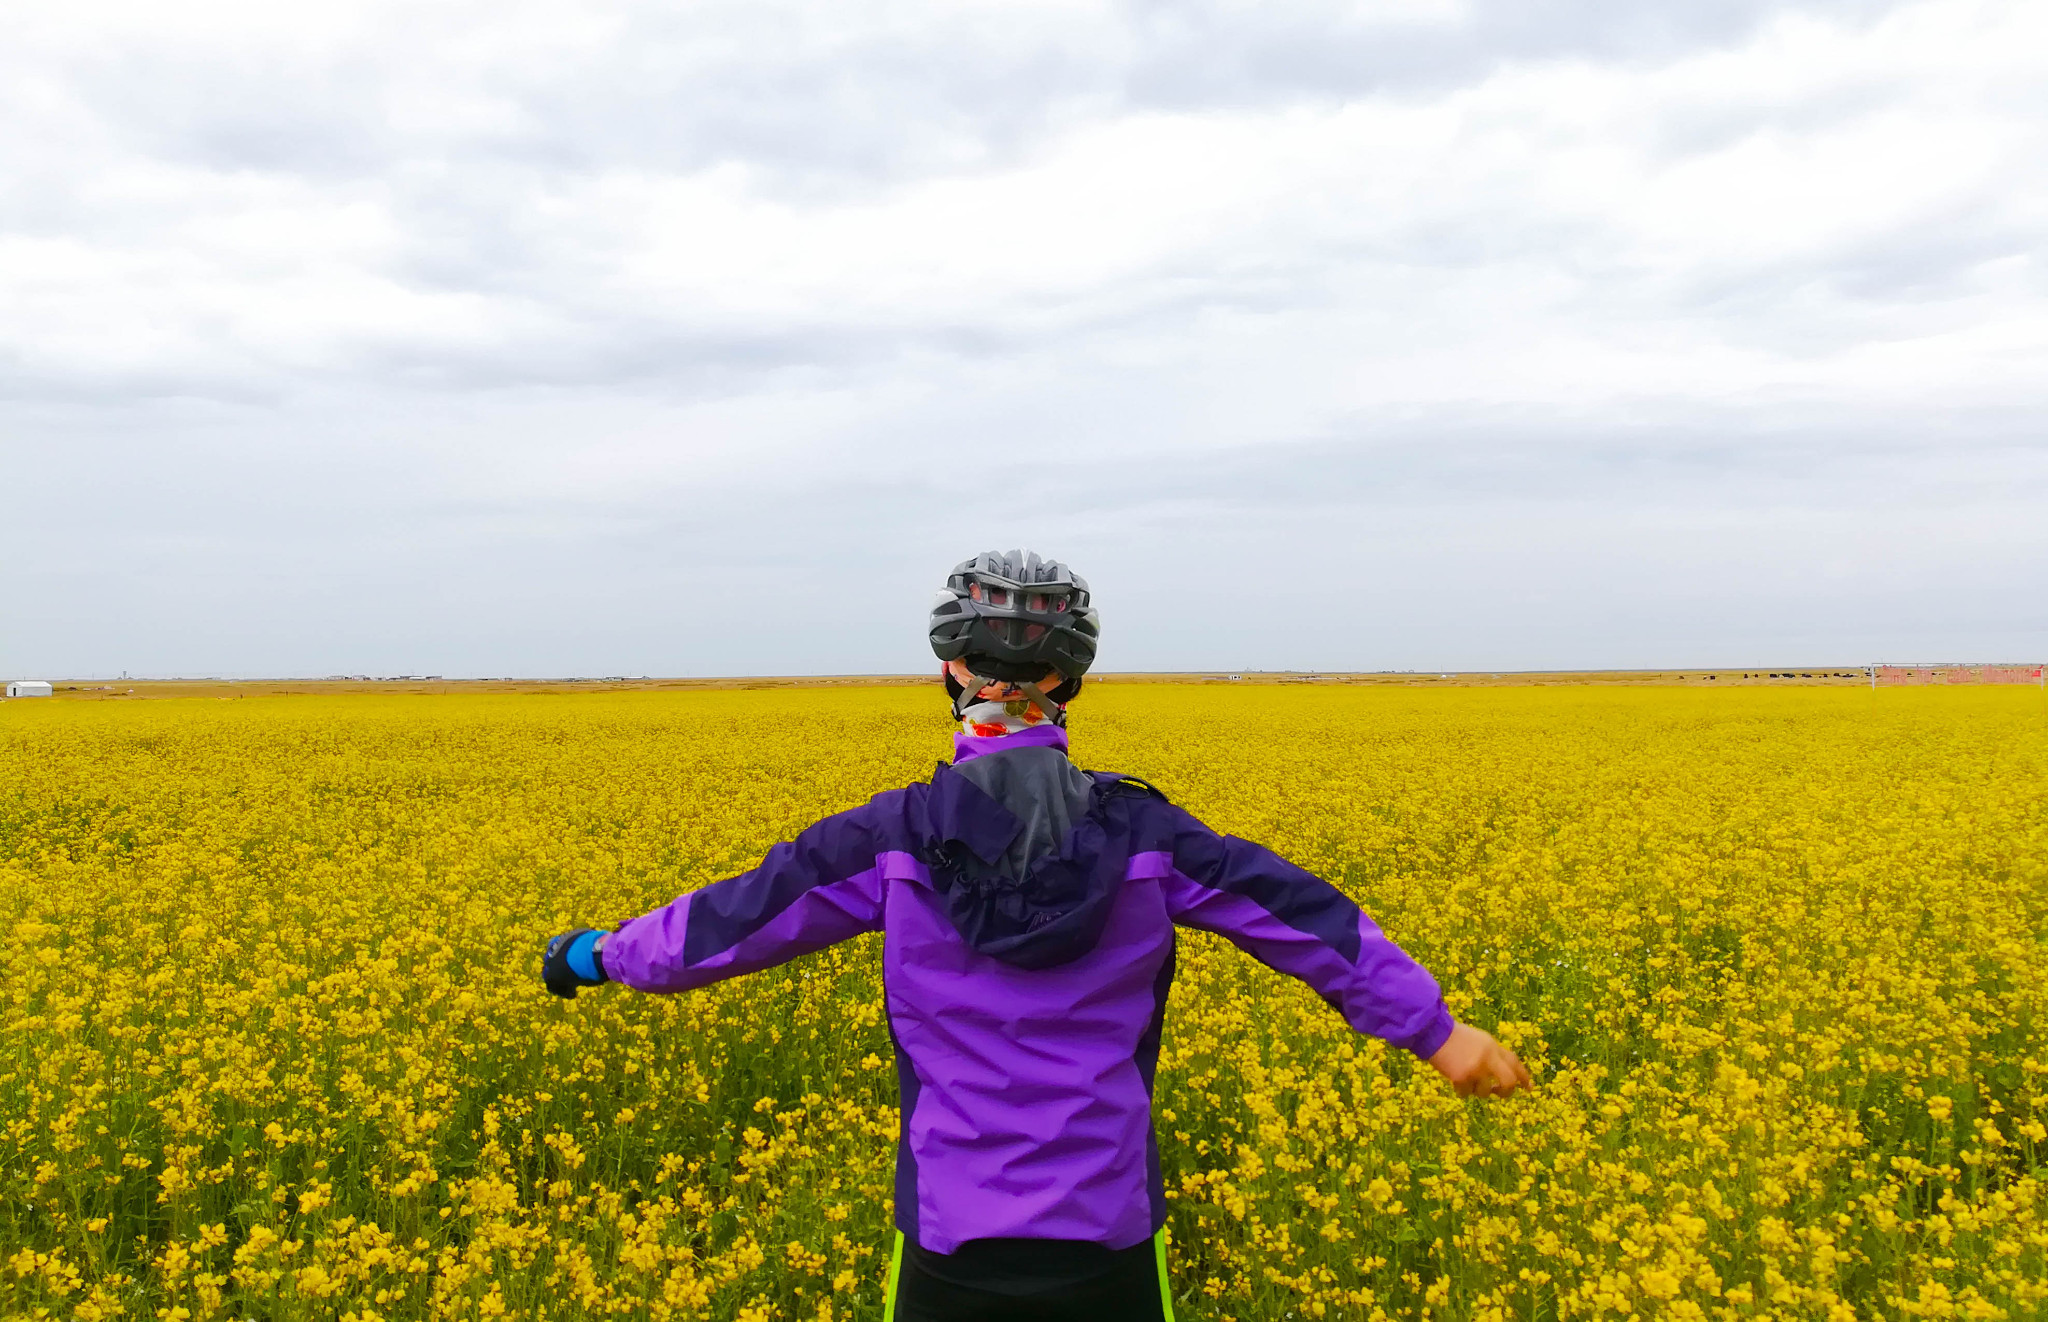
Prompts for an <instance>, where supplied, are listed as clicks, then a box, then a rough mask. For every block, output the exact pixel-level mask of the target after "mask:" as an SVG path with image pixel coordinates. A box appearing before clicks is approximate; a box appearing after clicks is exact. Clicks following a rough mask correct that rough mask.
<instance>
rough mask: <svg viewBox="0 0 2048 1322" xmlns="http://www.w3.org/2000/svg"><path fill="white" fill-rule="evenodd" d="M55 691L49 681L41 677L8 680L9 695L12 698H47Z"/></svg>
mask: <svg viewBox="0 0 2048 1322" xmlns="http://www.w3.org/2000/svg"><path fill="white" fill-rule="evenodd" d="M54 691H55V690H53V689H51V687H50V686H49V684H48V682H46V681H44V680H40V679H14V680H9V681H8V682H7V696H8V697H10V698H47V697H49V696H50V694H51V693H52V692H54Z"/></svg>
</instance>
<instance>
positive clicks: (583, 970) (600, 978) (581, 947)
mask: <svg viewBox="0 0 2048 1322" xmlns="http://www.w3.org/2000/svg"><path fill="white" fill-rule="evenodd" d="M606 935H608V933H605V932H585V933H584V934H583V935H581V936H579V937H577V938H576V939H575V940H574V941H571V942H570V943H569V948H568V950H566V951H564V952H563V956H562V957H563V958H564V959H566V960H568V961H569V968H570V971H572V972H573V973H575V975H576V976H577V977H579V978H581V979H583V980H584V981H585V982H593V983H595V982H604V981H607V979H606V978H605V976H604V970H603V969H601V968H599V967H598V963H597V939H598V938H599V937H601V936H606Z"/></svg>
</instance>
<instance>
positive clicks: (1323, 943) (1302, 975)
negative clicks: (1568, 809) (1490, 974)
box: [1162, 809, 1529, 1096]
mask: <svg viewBox="0 0 2048 1322" xmlns="http://www.w3.org/2000/svg"><path fill="white" fill-rule="evenodd" d="M1174 811H1176V812H1179V810H1178V809H1175V810H1174ZM1180 818H1181V820H1180V823H1179V829H1178V830H1177V831H1176V832H1175V835H1174V842H1173V852H1172V863H1171V868H1170V870H1169V872H1168V875H1167V876H1166V877H1165V878H1164V879H1163V882H1162V884H1163V885H1164V887H1165V893H1166V902H1167V909H1168V911H1169V912H1170V913H1171V914H1172V916H1173V920H1174V921H1175V922H1176V923H1179V924H1181V925H1182V926H1184V927H1193V928H1198V929H1200V930H1202V931H1207V932H1215V933H1217V934H1218V935H1220V936H1223V937H1225V938H1227V939H1228V940H1230V941H1231V942H1232V943H1233V944H1235V945H1236V946H1237V947H1238V948H1239V949H1241V950H1243V951H1245V952H1246V953H1247V954H1249V955H1251V956H1252V957H1253V958H1255V959H1257V960H1259V961H1260V962H1261V963H1263V964H1265V965H1267V966H1268V967H1269V968H1272V969H1274V970H1276V971H1278V972H1281V973H1285V974H1288V975H1289V976H1291V977H1295V978H1299V979H1300V980H1301V981H1303V982H1305V983H1307V984H1308V985H1309V986H1310V987H1311V988H1313V989H1314V990H1315V992H1316V993H1317V994H1318V995H1320V996H1321V997H1322V998H1323V999H1324V1000H1325V1001H1327V1002H1329V1004H1330V1006H1331V1008H1333V1009H1335V1010H1336V1011H1337V1013H1339V1014H1341V1015H1343V1016H1344V1019H1345V1021H1346V1022H1347V1023H1349V1024H1350V1025H1351V1026H1352V1027H1353V1028H1355V1029H1357V1030H1358V1031H1359V1032H1361V1033H1366V1034H1369V1035H1371V1036H1373V1037H1377V1038H1382V1039H1384V1040H1386V1041H1387V1042H1389V1043H1391V1044H1392V1045H1394V1046H1397V1047H1401V1048H1403V1049H1404V1050H1407V1051H1410V1052H1412V1053H1414V1054H1415V1055H1416V1056H1417V1057H1419V1058H1420V1059H1423V1060H1427V1061H1428V1062H1429V1063H1430V1064H1431V1065H1433V1066H1435V1067H1436V1069H1437V1071H1438V1072H1439V1073H1440V1074H1442V1075H1443V1076H1444V1077H1445V1078H1446V1079H1448V1080H1449V1081H1450V1082H1451V1083H1452V1084H1453V1085H1454V1086H1455V1087H1457V1089H1458V1091H1459V1092H1460V1093H1461V1094H1464V1095H1467V1096H1470V1095H1473V1094H1474V1093H1479V1094H1481V1095H1500V1096H1506V1095H1507V1094H1508V1093H1510V1092H1512V1091H1514V1088H1515V1087H1516V1086H1526V1085H1527V1082H1528V1077H1529V1076H1528V1072H1527V1071H1526V1070H1523V1069H1522V1066H1521V1062H1520V1061H1518V1060H1516V1059H1515V1058H1514V1055H1513V1053H1512V1052H1509V1051H1508V1050H1507V1049H1506V1048H1504V1047H1502V1046H1501V1045H1500V1044H1499V1043H1498V1042H1495V1041H1494V1040H1493V1038H1492V1037H1491V1036H1489V1035H1488V1034H1486V1033H1484V1032H1482V1031H1481V1030H1479V1029H1476V1028H1473V1027H1471V1026H1469V1025H1466V1024H1460V1023H1458V1022H1457V1021H1456V1020H1455V1019H1453V1018H1452V1017H1451V1012H1450V1011H1449V1010H1448V1009H1447V1008H1446V1007H1445V1006H1444V1001H1443V995H1442V993H1441V991H1440V990H1439V989H1438V987H1437V984H1436V979H1435V978H1432V977H1431V976H1430V975H1429V971H1428V970H1427V969H1425V968H1423V967H1422V966H1421V965H1420V964H1418V963H1416V962H1415V961H1414V960H1413V959H1411V958H1410V957H1409V956H1408V953H1407V952H1406V951H1404V950H1402V949H1401V948H1400V947H1399V946H1397V945H1395V944H1394V943H1393V942H1392V941H1390V940H1388V939H1387V936H1386V934H1385V933H1384V932H1382V931H1380V928H1379V924H1377V923H1375V922H1373V920H1372V919H1371V918H1370V917H1368V916H1367V915H1366V914H1365V912H1364V911H1363V910H1361V909H1360V908H1359V907H1358V906H1357V905H1356V904H1355V903H1353V902H1352V900H1351V899H1350V897H1348V896H1346V895H1345V894H1344V893H1343V892H1342V891H1340V890H1338V889H1337V888H1336V887H1335V886H1332V885H1331V884H1330V883H1329V882H1327V881H1324V880H1323V879H1322V878H1321V877H1318V876H1316V875H1315V874H1313V873H1311V872H1309V871H1307V870H1306V869H1304V868H1300V867H1297V866H1296V865H1294V864H1292V863H1290V862H1288V861H1287V860H1286V859H1284V858H1281V857H1280V856H1279V855H1278V854H1275V853H1274V852H1273V851H1272V850H1270V849H1267V848H1265V847H1264V846H1262V845H1255V844H1253V843H1252V842H1251V841H1249V840H1241V839H1239V838H1237V837H1236V836H1226V835H1218V834H1217V833H1216V832H1214V831H1211V830H1210V829H1209V828H1208V827H1206V826H1204V825H1202V824H1201V823H1200V822H1199V821H1197V820H1195V819H1194V818H1193V817H1192V816H1189V815H1188V814H1186V813H1180ZM1489 1048H1490V1050H1489ZM1489 1071H1490V1073H1489ZM1488 1079H1492V1080H1493V1082H1491V1083H1487V1082H1486V1080H1488Z"/></svg>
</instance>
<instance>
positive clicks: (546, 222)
mask: <svg viewBox="0 0 2048 1322" xmlns="http://www.w3.org/2000/svg"><path fill="white" fill-rule="evenodd" d="M0 28H4V29H5V38H4V40H0V560H4V568H0V672H5V674H6V675H8V676H30V675H40V676H45V677H61V676H73V675H77V676H83V675H90V674H111V673H115V672H118V671H121V670H123V669H125V670H128V671H129V672H131V673H134V674H138V675H140V674H224V675H319V674H327V673H335V672H344V673H361V672H368V673H374V674H391V673H415V674H421V673H433V674H446V675H451V676H452V675H562V674H599V675H603V674H643V673H644V674H670V675H705V674H742V673H817V672H871V671H905V670H921V669H924V668H925V667H927V666H928V665H932V664H935V663H933V662H932V661H931V660H930V656H929V653H928V652H927V651H926V650H925V647H924V642H923V633H922V630H923V617H924V611H925V609H926V607H927V605H928V603H929V600H930V595H931V592H932V589H933V588H934V587H936V586H937V585H938V584H939V582H940V581H942V579H943V576H944V574H945V572H946V570H947V569H948V568H949V567H950V566H951V565H952V564H953V563H954V562H955V561H957V560H959V559H962V558H964V557H965V556H967V555H970V554H972V553H973V552H975V551H978V550H982V549H986V548H994V547H1009V546H1014V545H1019V544H1022V545H1027V546H1033V547H1036V548H1037V549H1039V550H1041V551H1043V552H1046V553H1049V554H1053V555H1056V556H1058V557H1060V558H1062V559H1065V560H1067V561H1069V562H1070V563H1072V564H1073V565H1074V566H1075V567H1076V568H1077V569H1078V570H1079V571H1080V572H1081V573H1082V574H1084V575H1086V576H1088V577H1089V578H1090V579H1091V581H1092V582H1093V584H1094V587H1095V589H1096V594H1097V598H1098V601H1099V603H1100V605H1101V606H1102V609H1103V612H1104V624H1105V641H1104V646H1103V651H1102V658H1101V664H1102V665H1103V667H1105V668H1106V669H1204V668H1232V669H1238V668H1323V669H1349V670H1372V669H1408V668H1429V669H1438V668H1442V669H1468V668H1486V669H1504V668H1511V669H1529V668H1542V667H1562V666H1616V667H1621V666H1640V665H1651V666H1658V665H1737V664H1742V663H1745V662H1747V663H1751V664H1758V665H1762V664H1768V663H1786V664H1792V663H1798V662H1807V663H1822V662H1839V661H1861V660H1867V659H1872V658H1887V659H1928V660H1933V659H1951V658H1953V659H2038V658H2040V657H2042V656H2043V655H2044V654H2048V596H2044V591H2043V588H2044V570H2048V434H2044V423H2048V263H2044V256H2048V242H2044V233H2048V5H2041V4H2038V3H2027V2H2025V0H2012V2H2011V3H2004V4H1978V3H1972V2H1971V0H1937V2H1936V3H1899V4H1888V3H1882V2H1880V0H1870V2H1868V3H1864V2H1860V0H1843V2H1839V3H1838V2H1833V0H1812V2H1810V3H1765V2H1763V0H1729V2H1726V3H1716V4H1712V5H1697V4H1680V3H1667V4H1649V5H1646V4H1643V3H1640V0H1549V2H1547V3H1545V2H1539V0H1472V2H1471V3H1462V4H1460V3H1437V2H1435V0H1392V2H1389V3H1357V4H1318V3H1314V2H1313V0H1309V2H1306V3H1292V4H1286V5H1272V4H1263V3H1254V2H1253V0H1236V2H1232V3H1209V2H1206V0H1171V2H1170V3H1130V4H1088V3H1037V4H1005V3H977V4H951V5H927V4H920V3H914V2H905V3H884V4H866V3H858V2H845V0H841V2H838V3H823V2H821V0H809V2H808V3H786V4H785V3H776V2H775V0H736V2H734V3H716V2H713V3H694V4H691V5H687V6H676V5H668V4H652V3H649V4H634V3H590V2H589V0H579V3H575V4H566V3H551V4H528V3H520V2H519V0H491V2H490V3H487V4H486V3H420V2H419V0H408V2H407V3H402V4H398V3H394V4H388V5H386V4H345V3H344V4H334V5H318V6H304V5H278V4H220V3H210V2H209V0H181V2H180V3H178V4H175V5H163V4H155V3H152V4H132V5H125V4H102V3H93V2H92V0H85V2H83V3H66V4H63V5H32V4H29V3H27V2H26V0H0Z"/></svg>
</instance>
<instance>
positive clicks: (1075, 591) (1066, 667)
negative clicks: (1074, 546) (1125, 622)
mask: <svg viewBox="0 0 2048 1322" xmlns="http://www.w3.org/2000/svg"><path fill="white" fill-rule="evenodd" d="M1100 633H1101V617H1100V616H1099V615H1098V614H1097V612H1096V610H1095V607H1094V606H1093V604H1092V603H1091V602H1090V599H1089V596H1088V581H1087V580H1086V579H1084V578H1082V577H1081V576H1080V575H1079V574H1076V573H1074V572H1073V571H1072V570H1070V569H1068V568H1067V567H1066V566H1065V565H1063V564H1061V563H1060V562H1059V561H1057V560H1044V559H1041V558H1039V556H1038V555H1037V553H1036V552H1032V551H1010V552H1007V553H1005V552H1002V551H983V552H982V553H981V554H980V555H978V556H975V557H974V558H973V559H972V560H963V561H961V562H960V563H959V564H957V565H955V566H954V567H953V572H952V573H951V574H950V575H948V576H947V578H946V587H945V590H944V591H943V592H941V593H939V596H938V600H937V601H935V602H934V603H933V604H932V614H931V627H930V636H931V644H932V651H933V653H935V654H936V655H937V656H938V658H939V660H941V661H956V660H957V661H963V662H965V663H966V666H967V668H968V670H970V671H971V672H973V674H974V675H975V676H976V677H977V678H978V679H980V680H981V681H982V683H979V684H971V685H967V686H965V687H964V688H963V690H962V692H961V694H960V696H959V697H957V698H955V699H954V703H953V706H954V714H955V715H956V716H957V715H958V714H959V712H960V711H962V710H964V709H965V708H966V707H967V706H968V705H970V704H971V703H972V702H973V701H974V694H975V693H976V692H977V691H979V690H980V689H981V688H983V687H984V686H985V685H986V684H987V683H988V682H989V681H993V680H1001V681H1004V682H1006V683H1011V684H1015V685H1017V686H1018V687H1019V688H1021V689H1023V690H1024V691H1025V692H1026V693H1027V694H1029V695H1030V696H1031V698H1032V699H1033V700H1034V701H1035V702H1037V703H1038V704H1039V706H1040V708H1041V709H1042V710H1044V711H1046V712H1049V713H1058V712H1060V711H1061V708H1060V706H1059V704H1057V703H1055V702H1053V701H1052V700H1051V699H1050V698H1047V697H1046V696H1045V694H1044V693H1043V692H1042V691H1040V689H1039V687H1038V681H1039V680H1042V679H1044V678H1045V676H1046V672H1048V671H1057V672H1058V673H1059V674H1060V675H1061V676H1063V677H1064V678H1066V679H1069V680H1077V679H1079V678H1081V676H1083V675H1085V674H1087V673H1088V668H1089V667H1090V666H1092V665H1094V664H1095V643H1096V639H1097V637H1098V636H1099V635H1100Z"/></svg>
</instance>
